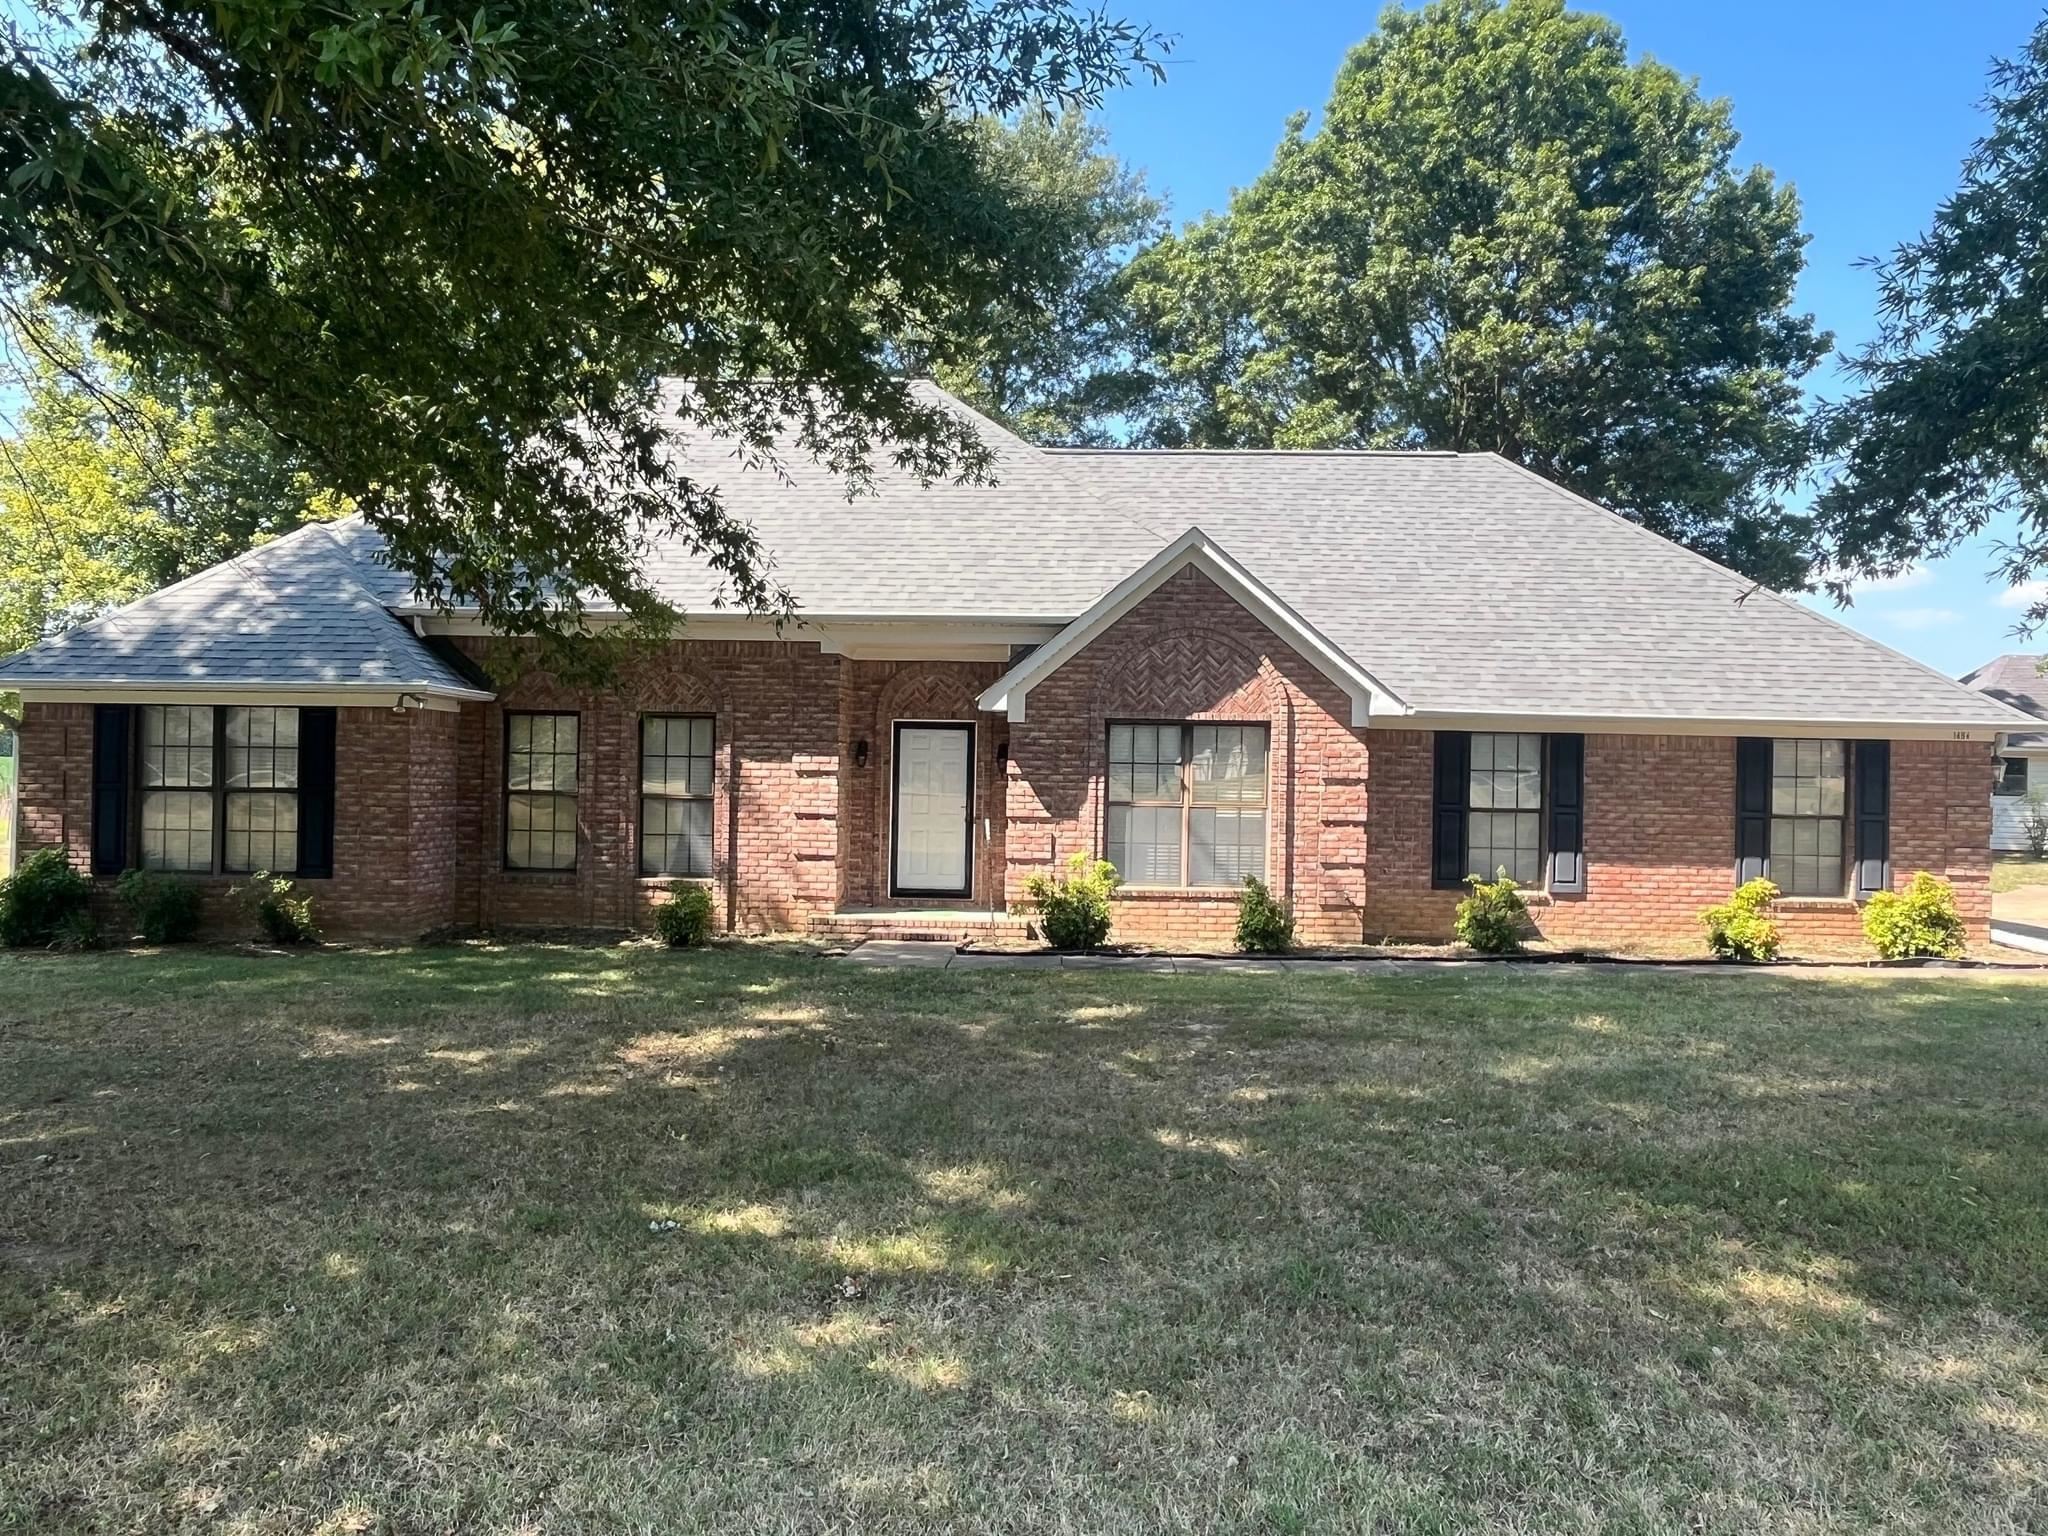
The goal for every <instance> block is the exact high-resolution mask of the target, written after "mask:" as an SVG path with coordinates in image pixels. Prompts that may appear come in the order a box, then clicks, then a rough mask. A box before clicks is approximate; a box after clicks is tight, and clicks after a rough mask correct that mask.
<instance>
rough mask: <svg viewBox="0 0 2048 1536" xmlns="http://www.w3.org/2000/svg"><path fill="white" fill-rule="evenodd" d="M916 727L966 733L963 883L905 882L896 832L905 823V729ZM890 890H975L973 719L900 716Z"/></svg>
mask: <svg viewBox="0 0 2048 1536" xmlns="http://www.w3.org/2000/svg"><path fill="white" fill-rule="evenodd" d="M905 730H913V731H959V732H961V733H962V734H964V735H965V736H966V737H967V795H966V805H965V806H964V814H963V815H962V816H961V818H960V838H961V851H962V853H963V854H964V855H965V856H964V857H963V858H962V859H961V861H960V865H961V870H962V873H963V875H964V879H963V881H962V883H961V884H960V885H958V886H953V887H938V888H931V887H926V886H916V885H905V884H903V882H902V880H901V878H900V868H899V865H898V862H897V857H898V853H899V851H900V849H901V846H902V845H901V842H900V841H899V839H898V836H897V833H898V832H899V830H900V829H901V827H902V824H903V733H904V731H905ZM889 894H890V895H891V896H961V897H971V896H972V895H973V894H974V722H973V721H972V720H898V721H897V722H896V723H895V724H894V726H893V727H891V731H890V736H889Z"/></svg>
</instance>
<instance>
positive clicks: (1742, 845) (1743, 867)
mask: <svg viewBox="0 0 2048 1536" xmlns="http://www.w3.org/2000/svg"><path fill="white" fill-rule="evenodd" d="M1770 873H1771V739H1770V738H1769V737H1768V736H1744V737H1743V738H1741V739H1740V740H1739V741H1737V742H1736V743H1735V883H1736V884H1737V885H1742V884H1745V883H1746V882H1748V881H1751V880H1763V879H1767V878H1768V877H1769V876H1770Z"/></svg>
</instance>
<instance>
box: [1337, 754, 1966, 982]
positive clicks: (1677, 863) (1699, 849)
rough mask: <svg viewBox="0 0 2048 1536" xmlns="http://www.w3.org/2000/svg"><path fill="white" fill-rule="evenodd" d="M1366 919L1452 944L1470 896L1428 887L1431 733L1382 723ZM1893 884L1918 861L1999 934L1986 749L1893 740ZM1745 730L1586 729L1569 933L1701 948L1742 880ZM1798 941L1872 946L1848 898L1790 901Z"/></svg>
mask: <svg viewBox="0 0 2048 1536" xmlns="http://www.w3.org/2000/svg"><path fill="white" fill-rule="evenodd" d="M1371 741H1372V752H1371V757H1372V830H1371V845H1372V856H1371V860H1370V884H1371V892H1372V895H1371V900H1370V902H1369V903H1368V909H1367V910H1368V925H1369V927H1370V929H1371V931H1372V932H1373V933H1374V934H1376V935H1384V936H1388V937H1397V938H1421V939H1443V938H1448V937H1449V936H1450V932H1451V914H1452V911H1453V909H1454V908H1455V907H1456V906H1457V903H1458V896H1459V893H1458V892H1455V891H1437V890H1432V889H1431V888H1430V882H1429V876H1430V853H1429V850H1430V832H1429V827H1430V811H1431V777H1432V773H1433V758H1434V745H1433V738H1432V737H1431V736H1430V735H1429V733H1427V732H1424V731H1374V732H1373V733H1372V735H1371ZM1891 750H1892V815H1891V839H1892V880H1893V884H1894V885H1895V886H1899V887H1903V886H1904V885H1905V883H1906V882H1907V881H1908V880H1910V879H1911V878H1912V876H1913V873H1914V872H1915V871H1916V870H1921V869H1926V870H1931V871H1933V872H1934V873H1935V874H1938V875H1941V876H1943V877H1944V878H1946V879H1948V880H1950V881H1951V882H1952V883H1953V884H1954V886H1955V889H1956V901H1957V905H1958V906H1959V907H1960V908H1961V909H1962V912H1963V916H1964V918H1965V920H1966V921H1967V922H1968V924H1969V926H1970V934H1971V942H1972V943H1973V944H1984V943H1987V942H1989V937H1990V922H1991V885H1990V870H1991V853H1990V845H1991V825H1990V815H1991V813H1990V806H1989V801H1988V799H1987V797H1986V796H1984V795H1983V794H1982V793H1981V790H1982V788H1983V784H1984V781H1985V776H1986V774H1987V772H1988V763H1987V759H1988V756H1989V752H1990V749H1989V747H1988V746H1986V745H1984V744H1982V743H1971V742H1924V741H1901V742H1894V743H1893V744H1892V749H1891ZM1734 805H1735V740H1734V738H1733V737H1728V736H1621V735H1588V736H1587V737H1586V827H1585V832H1586V894H1585V895H1584V896H1582V897H1571V896H1561V897H1557V898H1555V899H1554V900H1549V901H1548V902H1547V904H1539V905H1538V907H1537V909H1536V912H1535V917H1536V920H1537V925H1538V927H1539V928H1540V929H1541V930H1542V932H1543V934H1544V936H1545V937H1546V938H1550V939H1553V940H1556V941H1558V942H1560V943H1566V944H1579V943H1597V944H1605V945H1623V944H1631V943H1635V944H1643V945H1648V946H1654V947H1658V948H1671V947H1688V948H1689V947H1692V946H1694V945H1696V944H1697V943H1698V942H1699V940H1700V935H1701V930H1700V926H1699V912H1700V911H1701V909H1702V908H1704V907H1708V906H1711V905H1713V904H1714V903H1715V902H1718V901H1722V900H1725V899H1726V897H1727V895H1728V893H1729V891H1730V890H1731V889H1732V887H1733V884H1734V878H1735V874H1734V867H1735V813H1734ZM1779 919H1780V922H1781V924H1782V925H1783V927H1784V929H1785V934H1786V942H1787V945H1788V946H1789V947H1792V948H1797V949H1802V950H1807V951H1814V950H1825V949H1835V948H1861V947H1862V945H1863V926H1862V914H1861V912H1860V911H1859V909H1858V908H1857V907H1856V905H1855V903H1853V902H1851V901H1847V900H1839V901H1810V900H1789V899H1788V900H1786V901H1783V902H1781V903H1780V904H1779Z"/></svg>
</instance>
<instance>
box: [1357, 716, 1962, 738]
mask: <svg viewBox="0 0 2048 1536" xmlns="http://www.w3.org/2000/svg"><path fill="white" fill-rule="evenodd" d="M1391 723H1392V724H1393V725H1394V726H1395V727H1396V728H1398V729H1401V730H1417V731H1579V732H1583V733H1585V734H1588V735H1597V736H1624V735H1625V736H1839V737H1843V738H1846V739H1850V740H1862V741H1981V742H1983V743H1984V744H1985V745H1986V746H1989V745H1990V744H1991V742H1992V741H1993V739H1994V738H1996V737H1997V736H1998V735H1999V732H1998V730H1997V729H1996V728H1994V727H1991V726H1987V725H1972V724H1968V723H1965V724H1961V725H1957V724H1953V723H1951V724H1932V725H1930V724H1926V723H1919V722H1913V721H1900V720H1766V719H1758V718H1754V717H1748V716H1733V715H1731V716H1719V715H1688V716H1685V717H1683V718H1679V717H1672V716H1665V715H1581V714H1513V713H1509V712H1506V711H1489V710H1439V709H1432V710H1417V711H1416V712H1415V713H1413V714H1411V715H1409V716H1407V717H1406V718H1405V719H1401V720H1398V721H1394V722H1391Z"/></svg>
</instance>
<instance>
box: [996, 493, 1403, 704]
mask: <svg viewBox="0 0 2048 1536" xmlns="http://www.w3.org/2000/svg"><path fill="white" fill-rule="evenodd" d="M1190 566H1192V567H1194V568H1195V569H1196V570H1198V571H1200V572H1201V573H1202V574H1203V575H1204V576H1207V577H1208V578H1209V579H1210V580H1211V581H1213V582H1214V583H1216V585H1217V586H1219V587H1221V588H1222V589H1223V590H1224V592H1226V593H1228V594H1229V595H1230V597H1231V598H1233V599H1234V600H1235V601H1236V602H1237V603H1238V604H1239V605H1240V606H1242V607H1243V608H1245V609H1246V610H1247V611H1248V612H1249V613H1251V614H1252V616H1253V617H1255V618H1257V619H1258V620H1259V621H1260V622H1261V623H1263V624H1264V625H1265V626H1266V627H1267V628H1268V629H1270V630H1272V631H1273V632H1274V633H1275V634H1277V635H1279V636H1280V638H1281V639H1283V640H1285V641H1286V642H1287V643H1288V644H1289V645H1291V646H1293V647H1294V649H1295V650H1297V651H1299V652H1300V653H1301V654H1302V656H1304V657H1305V658H1306V659H1307V660H1308V661H1309V663H1310V664H1311V665H1312V666H1314V667H1315V669H1316V670H1317V671H1318V672H1321V673H1322V674H1323V675H1324V676H1325V677H1327V678H1329V679H1330V681H1331V682H1333V683H1336V684H1337V685H1338V686H1339V687H1340V688H1342V689H1343V690H1344V692H1345V694H1346V696H1347V697H1349V699H1350V700H1351V724H1352V725H1354V726H1367V725H1370V724H1372V722H1373V719H1374V717H1375V716H1386V715H1395V716H1399V715H1405V714H1407V713H1408V706H1407V704H1406V703H1405V702H1403V700H1402V699H1401V697H1400V696H1399V695H1398V694H1396V693H1395V692H1394V691H1393V690H1392V689H1390V688H1388V687H1386V686H1385V685H1384V684H1382V683H1381V682H1380V681H1379V680H1378V679H1377V678H1375V677H1374V676H1373V675H1372V674H1371V673H1370V672H1367V671H1366V670H1365V668H1363V667H1361V666H1360V665H1359V664H1358V663H1357V662H1355V661H1353V660H1352V659H1351V658H1350V657H1349V656H1347V655H1346V654H1345V653H1344V652H1343V651H1342V650H1341V649H1339V648H1338V647H1337V646H1336V645H1334V644H1332V643H1331V642H1330V641H1329V640H1328V639H1326V638H1325V637H1324V636H1323V634H1322V633H1321V632H1320V631H1319V630H1317V629H1316V628H1315V626H1314V625H1312V624H1310V623H1309V622H1308V621H1307V620H1306V619H1304V618H1302V616H1301V615H1300V614H1299V613H1297V612H1295V610H1294V609H1293V608H1291V607H1289V606H1288V605H1287V604H1286V603H1284V602H1282V601H1281V600H1280V599H1279V598H1278V597H1276V596H1275V595H1274V594H1273V592H1272V590H1271V589H1270V588H1268V587H1267V586H1266V585H1265V584H1264V583H1262V582H1261V581H1259V580H1258V578H1257V577H1255V576H1253V575H1252V574H1251V573H1250V572H1249V571H1247V570H1245V568H1244V567H1243V566H1241V565H1239V564H1238V563H1237V562H1236V561H1235V560H1233V559H1231V557H1230V556H1229V555H1228V554H1226V553H1225V552H1224V551H1223V549H1222V548H1221V547H1220V546H1219V545H1217V544H1216V543H1215V542H1214V541H1213V540H1211V539H1210V538H1209V536H1208V535H1207V534H1205V533H1203V532H1202V530H1201V529H1200V528H1190V529H1188V531H1187V532H1186V533H1183V534H1182V535H1181V536H1180V537H1179V538H1177V539H1175V540H1174V541H1173V542H1172V543H1170V544H1168V545H1167V546H1166V547H1165V548H1164V549H1162V550H1160V551H1159V553H1158V554H1156V555H1154V556H1153V557H1152V558H1151V559H1150V560H1147V561H1146V562H1145V563H1144V564H1143V565H1141V566H1139V567H1138V568H1137V569H1136V570H1135V571H1133V572H1131V574H1130V575H1128V576H1126V577H1125V578H1124V579H1123V580H1122V581H1120V582H1118V583H1117V584H1116V585H1115V586H1113V587H1111V588H1110V589H1109V591H1107V592H1105V593H1104V594H1103V595H1102V596H1101V597H1100V598H1098V599H1097V600H1096V601H1095V604H1094V605H1093V606H1092V607H1091V608H1089V610H1088V611H1087V612H1086V613H1084V614H1082V615H1081V616H1080V617H1079V618H1077V619H1075V620H1074V621H1073V622H1072V623H1071V624H1068V625H1067V626H1066V627H1065V628H1064V629H1062V630H1061V631H1060V632H1059V634H1058V635H1057V636H1055V637H1054V638H1053V639H1051V640H1049V641H1047V642H1046V643H1045V644H1044V645H1042V646H1040V647H1039V648H1038V649H1037V650H1036V651H1033V652H1032V653H1031V654H1030V655H1029V656H1026V657H1025V658H1024V659H1023V660H1022V661H1020V662H1018V663H1017V665H1016V666H1014V667H1012V668H1011V669H1010V670H1009V671H1008V672H1006V673H1004V674H1003V675H1002V676H1001V677H1000V678H998V679H997V680H996V681H995V682H994V683H992V684H990V685H989V687H988V688H987V689H986V690H985V691H984V692H983V693H982V695H981V697H980V699H979V700H977V701H976V702H977V707H978V708H980V709H982V710H985V711H987V712H989V713H991V714H1007V715H1008V716H1009V717H1010V719H1012V720H1015V721H1022V720H1023V719H1024V718H1025V712H1026V709H1027V707H1028V700H1029V697H1030V693H1031V689H1032V688H1033V686H1034V685H1036V684H1037V683H1039V682H1042V681H1043V680H1044V679H1045V678H1047V677H1050V676H1051V675H1052V674H1053V673H1054V672H1057V671H1058V670H1059V669H1060V668H1061V667H1062V666H1064V665H1066V663H1067V662H1069V661H1071V660H1073V659H1074V657H1076V656H1077V655H1079V654H1080V653H1081V652H1082V651H1084V650H1086V649H1087V648H1088V647H1089V646H1090V645H1092V644H1093V643H1094V642H1095V641H1096V640H1097V639H1099V638H1100V637H1101V636H1102V634H1103V633H1104V631H1106V630H1108V629H1109V628H1110V626H1111V625H1113V624H1115V623H1116V622H1117V621H1118V620H1119V619H1121V618H1123V617H1124V616H1125V615H1126V614H1128V613H1129V612H1130V611H1131V610H1132V609H1134V608H1136V607H1137V606H1138V604H1140V603H1141V602H1143V601H1144V600H1145V599H1146V598H1147V597H1149V596H1151V595H1152V593H1153V592H1155V591H1157V590H1158V589H1159V588H1160V587H1161V586H1162V585H1164V584H1165V582H1166V581H1167V579H1168V578H1169V577H1171V576H1174V575H1177V574H1178V573H1179V572H1181V571H1183V570H1185V569H1187V568H1188V567H1190Z"/></svg>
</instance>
